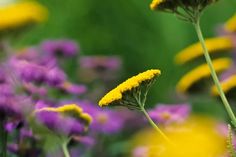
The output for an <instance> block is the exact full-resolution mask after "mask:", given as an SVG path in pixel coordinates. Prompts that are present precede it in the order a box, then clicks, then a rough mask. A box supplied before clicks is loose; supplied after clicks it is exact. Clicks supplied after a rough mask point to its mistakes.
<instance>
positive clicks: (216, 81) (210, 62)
mask: <svg viewBox="0 0 236 157" xmlns="http://www.w3.org/2000/svg"><path fill="white" fill-rule="evenodd" d="M195 21H196V22H195V23H193V24H194V27H195V30H196V33H197V35H198V39H199V41H200V43H201V45H202V49H203V52H204V56H205V59H206V62H207V64H208V66H209V69H210V72H211V76H212V78H213V81H214V83H215V85H216V87H217V90H218V92H219V94H220V97H221V100H222V102H223V104H224V107H225V109H226V111H227V113H228V115H229V117H230V119H231V122H232V124H233V125H234V126H235V127H236V118H235V115H234V113H233V111H232V109H231V107H230V105H229V102H228V100H227V98H226V96H225V93H224V91H223V90H222V87H221V85H220V81H219V79H218V77H217V74H216V71H215V69H214V66H213V64H212V61H211V57H210V55H209V52H208V49H207V47H206V43H205V40H204V37H203V35H202V31H201V27H200V15H198V16H197V17H196V20H195Z"/></svg>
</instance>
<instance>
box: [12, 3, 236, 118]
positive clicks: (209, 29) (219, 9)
mask: <svg viewBox="0 0 236 157" xmlns="http://www.w3.org/2000/svg"><path fill="white" fill-rule="evenodd" d="M39 2H40V3H42V4H43V5H45V6H46V7H47V8H48V9H49V19H48V21H47V22H46V23H45V24H42V25H40V26H38V27H35V28H33V29H32V30H31V31H29V32H26V33H25V34H24V36H23V38H21V40H20V41H15V45H16V46H17V47H22V46H24V45H34V44H37V43H40V42H41V41H42V40H45V39H47V38H48V39H57V38H70V39H73V40H75V41H77V42H78V43H79V44H80V47H81V53H82V54H84V55H119V56H121V58H122V60H123V71H122V72H121V73H120V74H119V75H120V80H117V83H119V82H121V81H123V80H124V79H126V78H127V77H130V76H132V75H135V74H137V73H139V72H142V71H144V70H146V69H150V68H159V69H161V70H162V75H161V77H159V78H158V81H157V82H156V84H155V85H154V86H153V88H152V89H151V92H150V95H149V99H148V103H149V104H150V105H149V106H153V105H155V104H156V103H161V102H162V103H178V102H183V101H186V99H177V98H176V95H175V85H176V83H177V81H178V80H179V78H180V77H181V76H182V75H183V74H184V73H185V72H186V71H188V70H189V69H191V65H190V66H177V65H175V64H174V61H173V58H174V56H175V54H176V53H177V52H179V51H180V50H181V49H183V48H185V47H186V46H188V45H190V44H192V43H194V42H196V41H197V36H196V34H195V32H194V29H193V27H192V26H191V24H188V23H185V22H182V21H180V20H178V19H177V18H176V17H174V16H173V15H170V14H166V13H162V12H153V11H151V10H150V9H149V4H150V2H151V0H148V1H147V0H138V1H137V0H118V1H111V0H103V1H96V0H93V1H92V0H67V1H62V0H59V1H58V0H51V1H48V0H40V1H39ZM235 5H236V3H235V1H234V0H221V1H219V2H218V3H216V4H214V5H212V6H210V7H209V8H208V9H206V11H205V13H204V16H203V18H202V21H201V25H202V29H203V32H204V35H205V37H213V36H215V34H216V29H217V26H218V25H221V24H222V23H223V22H224V21H225V20H227V19H228V18H230V17H231V16H232V15H233V14H234V12H235ZM74 66H76V65H75V64H68V67H69V72H70V74H72V75H71V77H78V76H77V75H75V74H74V71H73V69H75V67H74ZM72 80H73V78H72ZM202 100H204V101H202ZM187 101H190V102H191V103H192V104H193V106H194V107H193V108H194V110H195V111H199V112H208V113H209V112H210V113H212V114H215V115H218V114H219V112H220V113H222V114H224V110H223V109H222V105H220V103H219V102H218V101H217V100H213V99H211V98H209V97H208V96H204V95H203V96H200V97H199V96H198V97H197V98H196V96H192V97H191V98H190V100H189V99H187ZM212 108H214V110H212Z"/></svg>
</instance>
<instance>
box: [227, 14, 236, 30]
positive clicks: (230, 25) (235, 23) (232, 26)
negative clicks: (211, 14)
mask: <svg viewBox="0 0 236 157" xmlns="http://www.w3.org/2000/svg"><path fill="white" fill-rule="evenodd" d="M224 28H225V30H226V31H228V32H236V14H235V15H234V16H233V17H231V18H230V19H229V20H228V21H227V22H226V23H225V25H224Z"/></svg>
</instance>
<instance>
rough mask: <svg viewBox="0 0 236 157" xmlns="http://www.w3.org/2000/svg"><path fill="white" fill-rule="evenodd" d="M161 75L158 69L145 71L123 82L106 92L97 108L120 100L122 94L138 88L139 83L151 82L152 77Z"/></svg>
mask: <svg viewBox="0 0 236 157" xmlns="http://www.w3.org/2000/svg"><path fill="white" fill-rule="evenodd" d="M160 74H161V71H160V70H158V69H152V70H147V71H145V72H143V73H140V74H138V75H136V76H133V77H131V78H129V79H127V80H126V81H125V82H123V83H121V84H120V85H118V86H117V87H116V88H114V89H113V90H111V91H110V92H108V93H107V94H106V95H105V96H104V97H103V98H102V99H101V100H100V101H99V106H106V105H109V104H110V103H112V102H115V101H118V100H121V99H122V94H123V93H124V92H126V91H130V90H132V89H134V88H136V87H138V86H140V85H141V83H143V82H145V81H148V80H152V79H154V77H156V76H158V75H160Z"/></svg>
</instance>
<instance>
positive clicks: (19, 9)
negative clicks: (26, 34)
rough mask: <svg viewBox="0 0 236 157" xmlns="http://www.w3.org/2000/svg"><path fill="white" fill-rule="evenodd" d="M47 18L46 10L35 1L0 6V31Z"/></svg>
mask: <svg viewBox="0 0 236 157" xmlns="http://www.w3.org/2000/svg"><path fill="white" fill-rule="evenodd" d="M46 18H47V10H46V8H44V7H43V6H41V5H40V4H38V3H37V2H33V1H28V2H27V1H24V2H19V3H13V4H10V5H7V6H3V7H0V19H1V20H0V31H3V30H8V29H13V28H18V27H22V26H25V25H28V24H34V23H40V22H43V21H44V20H45V19H46Z"/></svg>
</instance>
